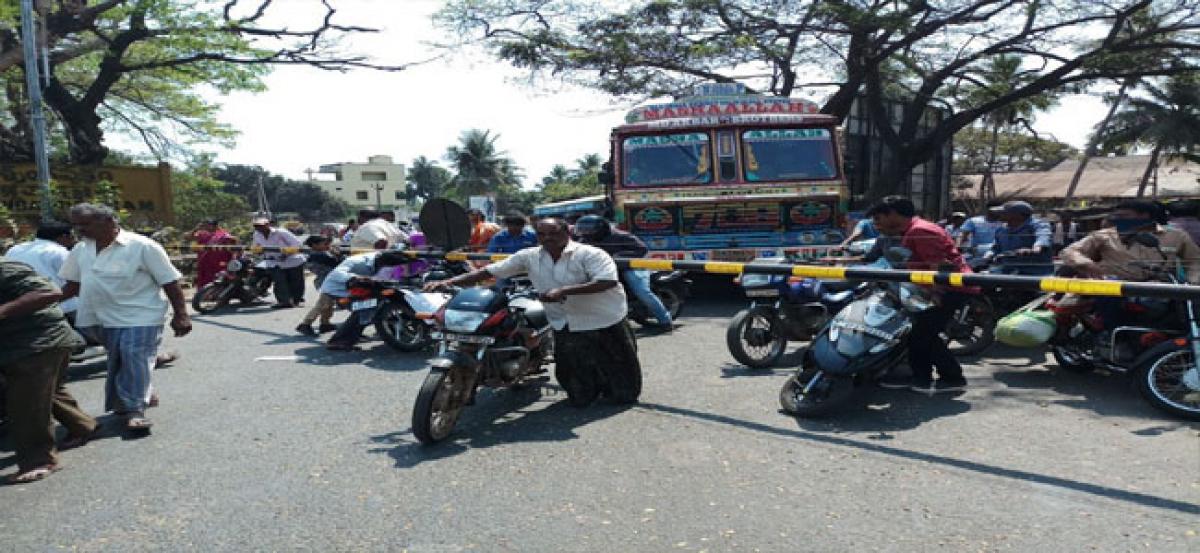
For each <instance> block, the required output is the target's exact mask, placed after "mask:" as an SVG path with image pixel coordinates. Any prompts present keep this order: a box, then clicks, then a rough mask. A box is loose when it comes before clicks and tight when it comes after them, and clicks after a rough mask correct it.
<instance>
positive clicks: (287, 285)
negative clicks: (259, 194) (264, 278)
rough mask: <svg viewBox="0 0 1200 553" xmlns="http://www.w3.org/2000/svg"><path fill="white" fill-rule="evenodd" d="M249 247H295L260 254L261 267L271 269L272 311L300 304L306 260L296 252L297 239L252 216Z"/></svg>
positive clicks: (264, 219)
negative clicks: (273, 299)
mask: <svg viewBox="0 0 1200 553" xmlns="http://www.w3.org/2000/svg"><path fill="white" fill-rule="evenodd" d="M250 223H251V224H252V225H254V238H253V244H254V245H255V246H268V247H273V248H295V250H284V251H281V252H276V251H268V252H265V253H263V262H264V263H263V264H264V265H265V266H266V267H267V268H268V269H270V270H271V280H272V281H273V286H274V288H275V305H272V306H271V307H272V308H274V309H287V308H291V307H296V306H298V305H300V304H301V303H304V262H305V261H307V260H308V257H307V256H305V255H304V254H302V253H300V246H301V244H300V239H299V238H296V235H295V234H292V233H291V231H289V230H287V229H283V228H277V227H274V226H272V225H271V220H270V219H268V218H266V217H255V218H254V220H252V221H251V222H250Z"/></svg>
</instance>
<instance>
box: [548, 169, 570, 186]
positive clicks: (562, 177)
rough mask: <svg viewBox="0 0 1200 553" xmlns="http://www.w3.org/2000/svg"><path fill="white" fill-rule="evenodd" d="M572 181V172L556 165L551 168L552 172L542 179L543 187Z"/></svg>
mask: <svg viewBox="0 0 1200 553" xmlns="http://www.w3.org/2000/svg"><path fill="white" fill-rule="evenodd" d="M569 180H571V170H570V169H567V168H566V167H564V166H563V165H555V166H554V167H551V168H550V172H549V173H548V174H546V176H544V177H542V186H543V187H544V186H547V185H551V184H554V183H556V182H567V181H569Z"/></svg>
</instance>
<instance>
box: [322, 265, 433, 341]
mask: <svg viewBox="0 0 1200 553" xmlns="http://www.w3.org/2000/svg"><path fill="white" fill-rule="evenodd" d="M421 283H422V279H421V278H420V277H416V278H410V279H408V280H406V281H396V280H376V279H355V280H352V281H350V283H349V286H348V293H349V297H347V298H345V299H344V300H342V301H340V302H339V303H342V304H343V305H346V306H348V307H349V308H350V316H351V317H358V318H359V322H360V323H362V325H363V326H368V325H374V327H375V333H376V334H377V335H379V337H380V338H382V339H383V341H384V343H386V344H387V345H388V346H391V347H392V348H393V349H396V350H398V351H403V352H414V351H420V350H423V349H425V348H426V347H428V346H429V345H430V344H432V343H433V338H432V337H431V332H432V330H433V322H432V321H430V320H422V319H418V318H417V313H430V312H433V311H435V310H437V308H438V307H441V305H442V304H444V303H446V300H447V299H448V297H449V296H447V295H445V294H440V293H430V292H421V291H420V286H421Z"/></svg>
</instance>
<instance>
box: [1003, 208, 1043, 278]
mask: <svg viewBox="0 0 1200 553" xmlns="http://www.w3.org/2000/svg"><path fill="white" fill-rule="evenodd" d="M1001 209H1002V210H1003V211H1002V214H1001V215H1000V218H1001V219H1002V220H1003V221H1004V226H1002V227H1000V228H999V229H997V230H996V235H995V242H994V243H993V244H992V250H991V252H989V253H988V256H989V257H992V258H994V257H995V256H999V255H1001V254H1009V255H1008V256H1006V257H1004V258H1002V259H1000V260H999V261H997V262H996V264H995V265H993V266H992V268H991V269H989V270H988V272H990V273H1002V274H1008V275H1030V276H1043V275H1048V274H1051V273H1053V272H1054V260H1053V259H1052V258H1051V256H1052V255H1053V237H1054V232H1053V230H1052V229H1051V228H1050V223H1047V222H1045V221H1043V220H1041V219H1039V218H1037V217H1034V216H1033V206H1031V205H1029V203H1028V202H1022V201H1019V200H1015V201H1011V202H1006V203H1005V204H1004V205H1003V206H1002V208H1001Z"/></svg>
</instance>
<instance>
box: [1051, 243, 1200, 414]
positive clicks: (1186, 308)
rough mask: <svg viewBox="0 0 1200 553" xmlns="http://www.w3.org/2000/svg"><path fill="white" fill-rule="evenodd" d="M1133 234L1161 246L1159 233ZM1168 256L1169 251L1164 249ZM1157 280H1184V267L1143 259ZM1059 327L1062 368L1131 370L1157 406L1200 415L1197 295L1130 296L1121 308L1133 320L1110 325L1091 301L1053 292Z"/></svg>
mask: <svg viewBox="0 0 1200 553" xmlns="http://www.w3.org/2000/svg"><path fill="white" fill-rule="evenodd" d="M1134 240H1136V241H1137V242H1139V243H1141V244H1142V245H1145V246H1147V247H1152V248H1155V249H1158V245H1159V244H1158V239H1157V238H1156V237H1155V236H1154V235H1151V234H1139V235H1135V236H1134ZM1159 253H1160V254H1162V256H1163V260H1164V261H1168V256H1167V255H1166V254H1165V253H1163V252H1162V250H1161V249H1159ZM1139 266H1140V267H1141V268H1142V269H1144V270H1146V271H1147V272H1148V273H1149V274H1151V275H1152V276H1153V277H1155V279H1156V280H1160V281H1163V282H1169V283H1172V284H1182V283H1185V282H1186V280H1184V279H1182V278H1181V277H1180V275H1182V274H1183V273H1182V268H1181V264H1180V261H1179V259H1178V258H1176V259H1175V267H1174V271H1169V270H1165V269H1164V268H1163V266H1161V265H1150V264H1139ZM1046 306H1047V307H1048V308H1049V309H1050V311H1051V312H1053V313H1054V315H1055V320H1056V323H1057V331H1056V333H1055V335H1054V336H1053V337H1052V338H1051V340H1050V349H1051V353H1052V354H1053V355H1054V360H1055V361H1056V362H1057V363H1058V366H1059V367H1061V368H1062V369H1064V370H1066V371H1070V372H1074V373H1088V372H1091V371H1093V370H1095V369H1098V368H1099V369H1105V370H1108V371H1111V372H1114V373H1118V374H1124V375H1129V376H1130V377H1131V378H1132V379H1133V383H1134V387H1136V388H1137V390H1138V392H1139V393H1140V394H1141V396H1142V397H1143V398H1144V399H1145V400H1146V401H1147V402H1149V403H1150V405H1153V406H1154V407H1155V408H1158V409H1159V410H1162V411H1164V412H1166V413H1170V414H1172V415H1175V416H1178V417H1181V418H1186V419H1190V420H1200V365H1197V360H1200V312H1198V311H1197V307H1196V303H1195V302H1194V301H1192V300H1156V299H1150V298H1126V299H1124V300H1123V303H1122V306H1121V308H1122V310H1123V311H1124V313H1125V314H1126V316H1127V318H1128V319H1129V321H1130V322H1129V324H1126V325H1123V326H1118V327H1116V328H1113V329H1109V330H1105V329H1104V327H1105V325H1104V324H1103V321H1102V320H1100V319H1099V317H1097V316H1096V315H1095V314H1094V313H1093V309H1092V307H1093V306H1092V305H1091V303H1090V302H1073V303H1066V302H1062V301H1061V298H1050V299H1049V300H1048V301H1047V302H1046Z"/></svg>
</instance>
